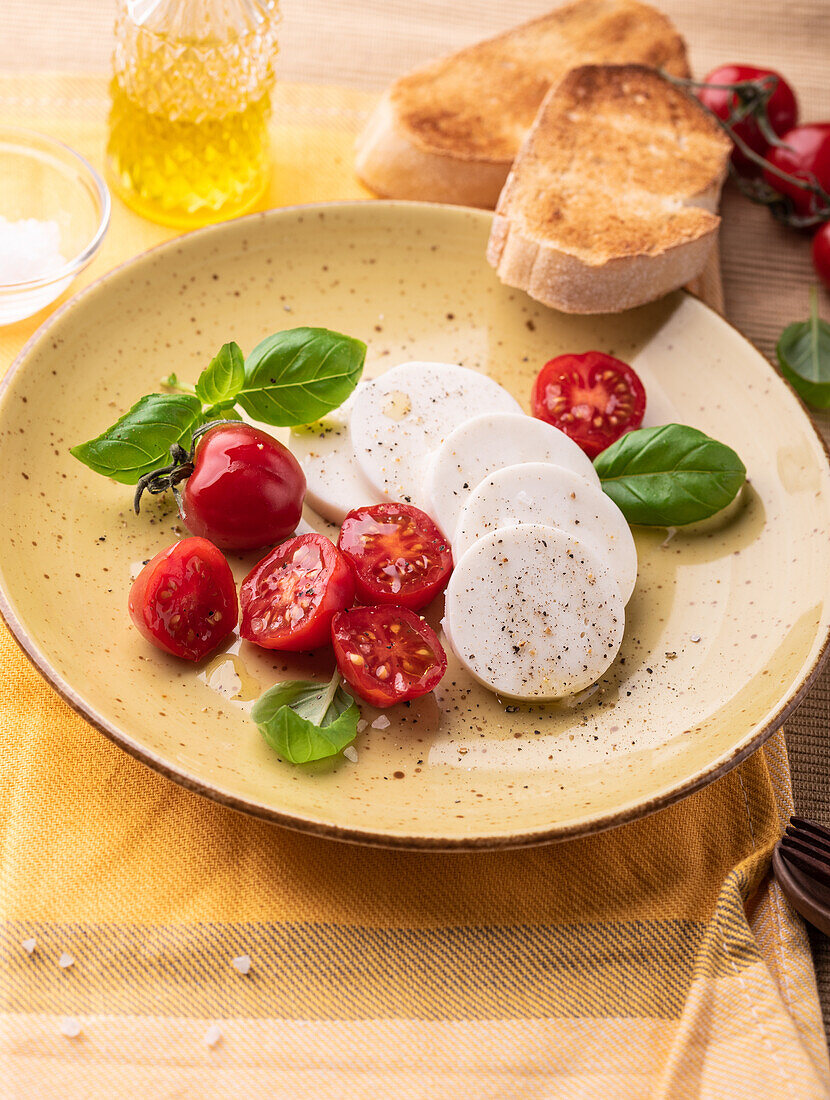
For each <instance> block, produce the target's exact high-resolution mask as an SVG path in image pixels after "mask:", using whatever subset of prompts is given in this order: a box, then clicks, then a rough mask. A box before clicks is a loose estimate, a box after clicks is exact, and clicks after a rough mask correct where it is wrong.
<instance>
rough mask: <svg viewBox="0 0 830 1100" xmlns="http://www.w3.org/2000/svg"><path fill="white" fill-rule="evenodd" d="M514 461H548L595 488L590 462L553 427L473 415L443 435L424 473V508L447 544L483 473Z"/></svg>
mask: <svg viewBox="0 0 830 1100" xmlns="http://www.w3.org/2000/svg"><path fill="white" fill-rule="evenodd" d="M519 462H553V463H555V464H556V465H557V466H564V467H565V468H566V469H568V470H573V472H574V473H575V474H580V475H581V476H582V477H584V478H585V479H586V480H587V481H590V482H591V483H592V484H593V485H596V486H597V487H599V477H598V476H597V472H596V470H595V469H594V466H593V463H592V462H591V460H590V458H588V456H587V455H586V454H585V452H584V451H583V450H582V449H581V448H580V447H578V446H577V444H576V443H574V441H573V440H572V439H570V438H569V437H568V436H566V435H565V433H564V432H560V430H559V429H558V428H554V426H553V425H552V424H547V423H546V422H545V421H544V420H537V419H536V418H535V417H533V416H525V415H524V414H523V413H519V414H516V413H510V412H507V413H505V412H501V413H495V414H494V413H488V414H485V415H482V416H476V417H474V418H471V419H470V420H467V421H465V422H464V423H463V424H461V425H460V426H459V427H458V428H456V429H455V431H454V432H452V433H450V434H449V435H448V436H447V438H446V439H445V440H444V442H443V443H442V444H441V446H440V447H439V448H438V450H437V451H436V452H435V454H434V455H433V456H432V458H431V460H430V463H429V467H428V471H427V477H426V499H427V509H426V510H427V511H428V512H429V513H430V515H431V516H432V518H433V519H434V520H435V522H436V523H437V524H438V526H439V527H440V528H441V530H442V531H443V532H444V534H445V535H446V536H447V538H448V539H450V541H453V539H454V536H455V527H456V524H457V523H458V517H459V516H460V514H461V509H462V508H463V507H464V505H465V504H466V502H467V498H468V497H469V495H470V493H471V492H472V491H473V489H475V487H476V486H477V485H478V484H479V483H480V482H481V481H483V480H484V478H485V477H487V475H488V474H492V473H494V472H495V471H496V470H500V469H501V468H502V467H503V466H515V465H516V464H517V463H519Z"/></svg>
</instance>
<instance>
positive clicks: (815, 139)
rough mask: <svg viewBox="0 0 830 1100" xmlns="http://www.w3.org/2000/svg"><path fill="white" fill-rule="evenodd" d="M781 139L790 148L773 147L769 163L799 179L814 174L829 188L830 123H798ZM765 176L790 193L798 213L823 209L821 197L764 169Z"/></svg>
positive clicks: (778, 188) (768, 181) (806, 213)
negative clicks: (804, 124)
mask: <svg viewBox="0 0 830 1100" xmlns="http://www.w3.org/2000/svg"><path fill="white" fill-rule="evenodd" d="M781 140H782V141H783V142H786V145H787V146H789V148H786V147H785V146H784V145H776V146H773V147H772V149H770V151H769V152H768V153H767V159H768V160H769V162H770V164H774V165H775V167H776V168H780V169H781V171H782V172H787V173H788V174H789V175H791V176H796V177H797V178H798V179H806V180H809V179H810V174H811V173H812V175H813V176H815V178H816V180H817V181H818V182H819V184H821V186H822V187H823V188H824V190H825V191H830V122H812V123H810V124H809V125H807V126H796V128H795V129H794V130H788V131H787V132H786V133H785V134H782V135H781ZM764 179H765V180H766V181H767V183H768V184H769V185H770V186H771V187H774V188H775V190H776V191H780V192H781V194H782V195H789V197H790V198H791V199H792V201H793V207H794V208H795V212H796V214H801V215H802V216H805V217H806V216H808V215H810V214H814V213H815V212H816V211H817V210H819V209H821V206H822V203H821V200H820V199H819V197H818V196H817V195H814V194H813V193H812V192H811V191H805V190H804V188H803V187H799V186H798V184H795V183H787V181H786V180H782V179H779V178H778V176H776V175H775V173H774V172H769V171H765V172H764ZM810 182H812V181H810Z"/></svg>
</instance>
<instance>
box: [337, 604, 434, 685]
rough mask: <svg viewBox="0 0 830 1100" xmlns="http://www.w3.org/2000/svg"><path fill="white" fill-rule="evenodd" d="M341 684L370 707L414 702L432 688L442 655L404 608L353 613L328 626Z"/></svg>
mask: <svg viewBox="0 0 830 1100" xmlns="http://www.w3.org/2000/svg"><path fill="white" fill-rule="evenodd" d="M331 640H332V644H333V645H334V655H335V657H336V658H337V667H338V668H339V669H340V673H341V675H342V677H343V679H344V680H345V681H346V682H347V683H348V684H350V685H351V687H353V688H354V690H355V691H356V692H357V694H358V695H360V696H361V698H363V699H365V700H366V702H367V703H371V704H372V706H373V707H391V706H394V705H395V703H403V702H405V701H406V700H407V699H417V698H418V696H420V695H426V694H427V692H429V691H432V690H433V688H435V687H437V686H438V682H439V680H440V679H441V677H442V676H443V675H444V673H445V672H446V671H447V655H446V653H445V652H444V650H443V648H442V646H441V643H440V642H439V641H438V638H437V637H436V636H435V631H434V630H433V629H432V627H431V626H430V625H429V623H427V622H426V621H425V620H424V619H422V618H421V617H420V616H419V615H416V614H415V612H414V611H410V610H409V609H408V608H406V607H392V606H390V605H389V604H384V605H382V606H379V607H355V608H352V610H351V611H341V612H340V613H339V614H338V615H335V616H334V619H333V621H332V624H331Z"/></svg>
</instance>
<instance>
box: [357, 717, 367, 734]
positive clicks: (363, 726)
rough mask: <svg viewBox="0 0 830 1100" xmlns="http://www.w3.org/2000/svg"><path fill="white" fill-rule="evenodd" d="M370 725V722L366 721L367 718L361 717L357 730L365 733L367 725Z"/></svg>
mask: <svg viewBox="0 0 830 1100" xmlns="http://www.w3.org/2000/svg"><path fill="white" fill-rule="evenodd" d="M368 725H369V723H368V722H367V721H366V719H365V718H361V719H360V720H359V721H358V723H357V732H358V733H363V731H364V730H365V729H366V727H367V726H368Z"/></svg>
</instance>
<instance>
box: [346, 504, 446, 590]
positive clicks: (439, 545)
mask: <svg viewBox="0 0 830 1100" xmlns="http://www.w3.org/2000/svg"><path fill="white" fill-rule="evenodd" d="M337 546H338V549H339V550H340V551H341V552H342V553H343V554H345V556H346V557H347V558H348V559H349V563H350V565H351V567H352V569H353V571H354V579H355V589H356V591H357V598H358V599H359V600H361V601H362V602H363V603H391V604H396V605H398V606H399V607H408V608H410V609H411V610H412V611H417V610H418V608H419V607H425V606H426V605H427V604H428V603H429V602H430V600H431V599H433V597H434V596H437V594H438V593H439V592H441V591H442V590H443V589H444V588H445V587H446V584H447V581H448V580H449V579H450V573H451V572H452V553H451V552H450V547H449V544H448V543H447V540H446V539H445V538H444V536H443V535H442V534H441V532H440V531H439V530H438V528H437V527H436V526H435V524H434V523H433V522H432V520H431V519H430V518H429V516H428V515H427V514H426V512H422V511H421V509H420V508H415V507H414V506H413V505H412V504H371V505H367V506H366V507H365V508H354V509H352V511H351V512H349V514H348V515H347V516H346V518H345V519H344V520H343V526H342V528H341V529H340V538H339V539H338V540H337Z"/></svg>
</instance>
